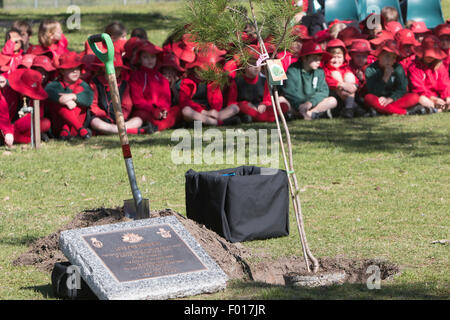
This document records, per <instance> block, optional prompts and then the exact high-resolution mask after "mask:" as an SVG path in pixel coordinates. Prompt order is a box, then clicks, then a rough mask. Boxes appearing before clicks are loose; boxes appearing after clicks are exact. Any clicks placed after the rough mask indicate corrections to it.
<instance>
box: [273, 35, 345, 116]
mask: <svg viewBox="0 0 450 320" xmlns="http://www.w3.org/2000/svg"><path fill="white" fill-rule="evenodd" d="M324 54H327V53H326V51H323V49H322V47H321V46H320V45H319V44H318V43H315V42H313V41H310V42H307V43H305V44H303V47H302V49H301V51H300V52H299V53H298V56H299V57H300V60H299V61H297V62H295V63H293V64H292V65H291V66H290V67H289V69H288V71H287V77H288V79H287V80H286V82H285V84H284V86H283V89H282V90H283V96H284V97H285V98H286V99H287V100H288V101H289V103H290V105H291V107H292V108H293V109H294V110H296V111H297V112H298V113H299V114H300V115H301V116H302V117H303V118H304V119H305V120H312V119H316V118H320V117H321V116H323V115H328V116H329V111H330V110H331V109H333V108H336V106H337V100H336V98H334V97H329V89H328V85H327V82H326V81H325V73H324V71H323V70H322V69H321V68H320V63H321V61H322V55H324Z"/></svg>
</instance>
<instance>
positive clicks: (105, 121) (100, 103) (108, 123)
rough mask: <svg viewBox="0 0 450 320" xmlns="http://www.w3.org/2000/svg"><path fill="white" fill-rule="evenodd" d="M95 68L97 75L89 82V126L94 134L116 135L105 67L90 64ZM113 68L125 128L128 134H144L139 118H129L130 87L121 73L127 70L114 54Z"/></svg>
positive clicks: (120, 57) (130, 104) (126, 76)
mask: <svg viewBox="0 0 450 320" xmlns="http://www.w3.org/2000/svg"><path fill="white" fill-rule="evenodd" d="M91 65H92V66H94V67H95V66H97V67H98V68H99V71H98V72H97V75H96V76H94V77H93V78H92V80H91V83H90V85H91V89H92V91H93V93H94V98H93V100H92V104H91V115H92V119H91V123H90V126H91V128H92V129H93V130H95V132H98V133H100V134H117V133H118V129H117V125H116V115H115V112H114V106H113V103H112V99H111V90H110V89H109V83H108V79H107V78H106V76H105V66H104V64H103V63H102V62H101V61H100V60H97V61H96V62H94V63H92V64H91ZM114 67H115V69H116V80H117V87H118V89H119V96H120V102H121V105H122V114H123V117H124V120H125V128H126V132H127V133H128V134H138V133H145V132H144V129H140V130H141V132H139V127H141V126H142V119H141V118H139V117H131V118H130V114H131V111H132V107H133V102H132V100H131V94H130V86H129V84H128V79H129V74H128V73H126V72H123V69H128V67H126V66H125V65H124V64H123V61H122V56H121V55H120V53H118V52H116V54H115V55H114Z"/></svg>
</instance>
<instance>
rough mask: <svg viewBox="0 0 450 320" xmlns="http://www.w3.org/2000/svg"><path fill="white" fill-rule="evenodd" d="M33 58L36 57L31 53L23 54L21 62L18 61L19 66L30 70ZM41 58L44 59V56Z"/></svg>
mask: <svg viewBox="0 0 450 320" xmlns="http://www.w3.org/2000/svg"><path fill="white" fill-rule="evenodd" d="M34 57H36V55H34V54H32V53H27V54H24V55H23V56H22V61H20V64H19V66H24V67H25V68H27V69H30V68H31V66H32V65H33V61H34ZM43 57H46V56H43Z"/></svg>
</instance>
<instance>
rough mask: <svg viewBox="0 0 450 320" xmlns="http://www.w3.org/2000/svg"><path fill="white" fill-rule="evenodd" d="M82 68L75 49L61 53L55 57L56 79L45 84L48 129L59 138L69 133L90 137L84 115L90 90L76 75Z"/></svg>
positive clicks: (79, 73) (89, 99)
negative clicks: (57, 57) (48, 119)
mask: <svg viewBox="0 0 450 320" xmlns="http://www.w3.org/2000/svg"><path fill="white" fill-rule="evenodd" d="M83 67H84V65H83V63H82V62H81V58H80V56H79V55H78V54H77V53H76V52H69V53H68V54H65V55H62V56H61V57H59V60H58V71H59V77H58V79H57V80H55V81H52V82H50V83H49V84H48V85H47V86H46V87H45V91H47V93H48V98H49V100H48V101H49V111H50V116H51V121H52V131H53V133H54V134H57V135H58V136H59V138H60V139H62V140H67V139H70V138H71V137H72V136H80V137H81V138H83V139H89V138H90V137H91V131H90V129H88V125H89V123H88V122H89V118H88V117H87V115H88V110H89V108H90V106H91V103H92V99H93V92H92V89H91V87H90V86H89V85H88V84H87V83H86V82H84V81H83V80H82V79H81V77H80V76H81V72H82V68H83Z"/></svg>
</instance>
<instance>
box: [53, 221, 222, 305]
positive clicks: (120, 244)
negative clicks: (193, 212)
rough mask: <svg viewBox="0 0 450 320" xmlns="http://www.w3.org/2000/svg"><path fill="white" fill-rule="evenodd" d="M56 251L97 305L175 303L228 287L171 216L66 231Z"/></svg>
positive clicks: (195, 243)
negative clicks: (101, 301)
mask: <svg viewBox="0 0 450 320" xmlns="http://www.w3.org/2000/svg"><path fill="white" fill-rule="evenodd" d="M60 248H61V250H62V251H63V253H64V254H65V255H66V257H67V258H68V259H69V261H70V262H71V263H72V264H73V265H76V266H78V267H79V269H80V274H81V276H82V277H83V279H84V280H85V282H86V283H87V284H88V285H89V287H90V288H91V290H92V291H93V292H94V293H95V294H96V295H97V297H99V298H100V299H167V298H175V297H182V296H187V295H194V294H199V293H205V292H214V291H217V290H220V289H222V288H224V287H225V285H226V281H227V276H226V275H225V273H224V272H223V271H222V270H221V269H220V268H219V266H218V265H217V264H216V263H215V262H214V261H213V260H212V259H211V258H210V257H209V256H208V254H207V253H206V252H205V251H204V250H203V248H201V247H200V245H199V244H198V243H197V241H196V240H195V239H194V238H193V237H192V236H191V235H190V234H189V232H188V231H187V230H186V229H185V228H184V226H183V225H182V224H181V223H180V222H179V221H178V219H177V218H176V217H174V216H169V217H163V218H153V219H143V220H136V221H131V222H125V223H118V224H110V225H103V226H96V227H89V228H83V229H76V230H67V231H64V232H62V233H61V236H60Z"/></svg>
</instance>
